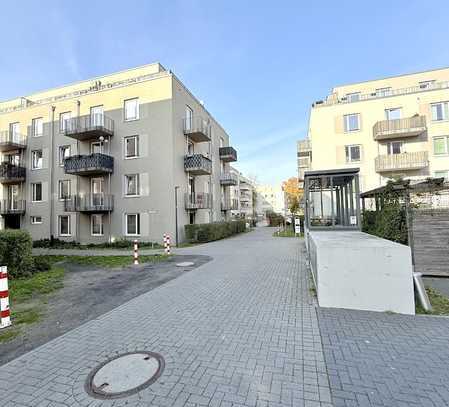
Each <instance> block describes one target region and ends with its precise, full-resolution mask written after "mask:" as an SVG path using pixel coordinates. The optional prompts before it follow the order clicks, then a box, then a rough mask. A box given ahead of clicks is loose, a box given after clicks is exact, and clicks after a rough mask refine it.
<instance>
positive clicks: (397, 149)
mask: <svg viewBox="0 0 449 407" xmlns="http://www.w3.org/2000/svg"><path fill="white" fill-rule="evenodd" d="M403 152H404V147H403V144H402V141H392V142H390V143H388V144H387V153H388V154H389V155H393V154H401V153H403Z"/></svg>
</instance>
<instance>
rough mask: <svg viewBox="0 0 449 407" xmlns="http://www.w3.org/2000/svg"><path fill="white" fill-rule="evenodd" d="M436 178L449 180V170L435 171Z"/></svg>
mask: <svg viewBox="0 0 449 407" xmlns="http://www.w3.org/2000/svg"><path fill="white" fill-rule="evenodd" d="M434 177H435V178H444V179H445V180H446V181H448V180H449V171H447V170H445V171H435V173H434Z"/></svg>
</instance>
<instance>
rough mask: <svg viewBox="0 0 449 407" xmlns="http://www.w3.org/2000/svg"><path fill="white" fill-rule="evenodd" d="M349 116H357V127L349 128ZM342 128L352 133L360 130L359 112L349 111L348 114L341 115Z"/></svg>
mask: <svg viewBox="0 0 449 407" xmlns="http://www.w3.org/2000/svg"><path fill="white" fill-rule="evenodd" d="M351 116H356V117H357V128H356V129H350V128H349V123H350V117H351ZM343 128H344V131H345V133H354V132H356V131H360V113H349V114H345V115H343Z"/></svg>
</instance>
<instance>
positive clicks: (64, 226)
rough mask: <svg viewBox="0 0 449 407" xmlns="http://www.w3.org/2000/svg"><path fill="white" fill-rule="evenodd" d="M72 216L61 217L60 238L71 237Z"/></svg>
mask: <svg viewBox="0 0 449 407" xmlns="http://www.w3.org/2000/svg"><path fill="white" fill-rule="evenodd" d="M70 235H71V230H70V215H61V216H59V236H70Z"/></svg>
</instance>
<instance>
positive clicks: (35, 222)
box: [30, 216, 42, 225]
mask: <svg viewBox="0 0 449 407" xmlns="http://www.w3.org/2000/svg"><path fill="white" fill-rule="evenodd" d="M38 219H40V220H38ZM30 223H31V224H32V225H42V216H30Z"/></svg>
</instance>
